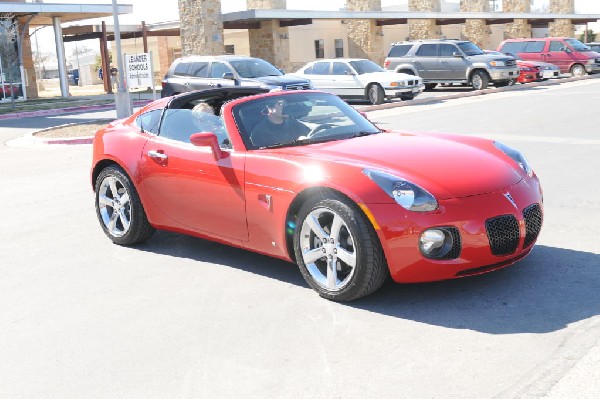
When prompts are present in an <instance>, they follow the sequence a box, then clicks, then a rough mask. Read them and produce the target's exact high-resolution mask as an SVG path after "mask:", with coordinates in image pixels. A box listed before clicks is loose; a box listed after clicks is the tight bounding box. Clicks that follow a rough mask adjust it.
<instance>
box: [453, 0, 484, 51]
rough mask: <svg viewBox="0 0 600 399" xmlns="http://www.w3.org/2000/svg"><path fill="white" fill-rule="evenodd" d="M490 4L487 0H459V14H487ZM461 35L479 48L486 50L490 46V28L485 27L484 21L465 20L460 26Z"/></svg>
mask: <svg viewBox="0 0 600 399" xmlns="http://www.w3.org/2000/svg"><path fill="white" fill-rule="evenodd" d="M489 10H490V3H489V1H488V0H460V12H488V11H489ZM461 31H462V34H463V36H464V37H465V38H467V39H468V40H470V41H472V42H473V43H475V44H476V45H478V46H479V47H480V48H483V49H486V48H488V47H489V45H490V33H491V32H492V31H491V29H490V27H489V26H488V25H486V23H485V19H467V21H466V22H465V23H464V24H463V25H462V28H461Z"/></svg>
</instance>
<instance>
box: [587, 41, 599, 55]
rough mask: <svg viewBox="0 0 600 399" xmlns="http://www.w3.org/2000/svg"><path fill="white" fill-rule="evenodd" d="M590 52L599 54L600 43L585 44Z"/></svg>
mask: <svg viewBox="0 0 600 399" xmlns="http://www.w3.org/2000/svg"><path fill="white" fill-rule="evenodd" d="M585 45H586V46H588V47H589V48H590V49H591V50H592V51H595V52H597V53H600V43H585Z"/></svg>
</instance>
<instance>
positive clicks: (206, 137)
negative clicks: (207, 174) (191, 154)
mask: <svg viewBox="0 0 600 399" xmlns="http://www.w3.org/2000/svg"><path fill="white" fill-rule="evenodd" d="M190 143H192V144H193V145H195V146H196V147H210V149H211V151H212V153H213V156H214V158H215V161H218V160H219V159H221V158H223V151H221V147H219V140H218V139H217V135H216V134H214V133H213V132H200V133H194V134H192V135H191V136H190Z"/></svg>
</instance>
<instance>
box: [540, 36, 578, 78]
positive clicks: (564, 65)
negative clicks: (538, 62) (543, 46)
mask: <svg viewBox="0 0 600 399" xmlns="http://www.w3.org/2000/svg"><path fill="white" fill-rule="evenodd" d="M567 49H570V48H569V46H567V44H566V43H565V42H563V41H562V40H550V43H549V45H548V52H547V53H546V57H545V61H546V62H550V63H552V64H554V65H556V66H558V67H559V68H560V70H561V72H563V73H567V72H569V68H570V67H571V63H573V61H574V60H575V57H574V56H573V53H572V52H570V53H568V52H567Z"/></svg>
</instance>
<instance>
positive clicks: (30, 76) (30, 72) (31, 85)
mask: <svg viewBox="0 0 600 399" xmlns="http://www.w3.org/2000/svg"><path fill="white" fill-rule="evenodd" d="M21 45H22V46H23V68H24V69H25V72H26V73H27V83H28V84H27V98H38V87H37V86H38V85H37V77H36V75H35V65H34V63H33V54H32V52H31V37H30V36H29V35H27V34H26V35H25V37H24V39H23V43H21Z"/></svg>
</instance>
